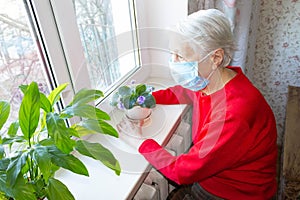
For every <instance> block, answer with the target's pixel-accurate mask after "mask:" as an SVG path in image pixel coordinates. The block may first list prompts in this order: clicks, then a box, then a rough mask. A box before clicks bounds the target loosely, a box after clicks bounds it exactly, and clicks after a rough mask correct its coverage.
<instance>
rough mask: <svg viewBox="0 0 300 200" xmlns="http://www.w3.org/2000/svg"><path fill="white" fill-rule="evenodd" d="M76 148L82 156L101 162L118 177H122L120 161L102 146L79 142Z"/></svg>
mask: <svg viewBox="0 0 300 200" xmlns="http://www.w3.org/2000/svg"><path fill="white" fill-rule="evenodd" d="M75 148H76V150H77V151H78V152H79V153H81V154H82V155H85V156H89V157H91V158H94V159H96V160H99V161H101V162H102V163H103V164H104V165H105V166H107V167H108V168H110V169H112V170H114V171H115V173H116V174H117V175H120V173H121V168H120V164H119V162H118V160H117V159H116V158H115V157H114V155H113V154H112V153H111V152H110V151H109V150H108V149H107V148H105V147H103V146H102V145H101V144H99V143H90V142H87V141H83V140H78V141H77V142H76V147H75Z"/></svg>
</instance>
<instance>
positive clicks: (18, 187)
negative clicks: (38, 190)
mask: <svg viewBox="0 0 300 200" xmlns="http://www.w3.org/2000/svg"><path fill="white" fill-rule="evenodd" d="M7 176H8V175H7ZM7 176H6V174H5V173H0V191H3V192H4V193H5V194H6V195H7V196H9V197H11V198H13V199H15V200H24V199H26V200H36V196H35V194H34V188H33V186H32V185H31V184H29V183H26V182H25V180H24V178H23V176H22V174H19V175H18V177H17V180H16V184H15V186H14V187H9V186H8V185H6V181H7V180H6V179H7Z"/></svg>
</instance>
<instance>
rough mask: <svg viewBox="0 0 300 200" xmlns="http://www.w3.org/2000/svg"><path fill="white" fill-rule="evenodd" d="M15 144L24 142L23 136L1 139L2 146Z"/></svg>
mask: <svg viewBox="0 0 300 200" xmlns="http://www.w3.org/2000/svg"><path fill="white" fill-rule="evenodd" d="M17 142H20V143H21V142H26V140H25V139H24V137H23V136H15V137H11V138H3V141H2V144H14V143H17Z"/></svg>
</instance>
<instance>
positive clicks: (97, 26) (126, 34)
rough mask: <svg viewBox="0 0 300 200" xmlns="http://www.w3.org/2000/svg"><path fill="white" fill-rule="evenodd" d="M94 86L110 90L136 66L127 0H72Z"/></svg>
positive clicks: (134, 45)
mask: <svg viewBox="0 0 300 200" xmlns="http://www.w3.org/2000/svg"><path fill="white" fill-rule="evenodd" d="M73 3H74V6H75V13H76V20H77V25H78V29H79V33H80V38H81V42H82V46H83V48H84V53H85V58H86V63H87V68H88V72H89V78H90V81H91V87H92V88H97V89H100V90H102V91H107V90H108V89H110V88H111V86H113V85H114V83H116V82H117V81H118V80H120V79H121V78H122V77H124V76H125V75H126V74H128V73H129V72H130V71H132V70H133V69H134V68H136V67H137V65H138V64H137V63H138V62H137V55H136V53H135V50H136V49H137V48H136V43H137V42H136V40H135V39H134V32H133V29H132V24H131V22H132V21H133V20H132V13H131V12H133V11H132V9H130V6H131V5H130V2H129V1H125V0H122V1H120V0H73Z"/></svg>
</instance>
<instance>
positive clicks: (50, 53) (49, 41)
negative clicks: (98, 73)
mask: <svg viewBox="0 0 300 200" xmlns="http://www.w3.org/2000/svg"><path fill="white" fill-rule="evenodd" d="M26 1H27V2H28V3H29V4H30V6H31V7H32V8H33V12H31V15H32V16H34V17H35V20H36V21H37V23H38V24H35V28H36V29H37V30H39V34H41V35H42V37H40V38H39V43H40V45H41V46H42V48H41V49H42V53H43V54H44V57H46V59H47V61H46V64H47V65H48V66H47V67H48V69H49V70H50V71H51V73H52V75H53V77H54V78H53V80H51V81H52V82H55V84H54V86H57V85H59V84H62V83H66V82H67V83H70V87H68V88H67V90H66V91H65V92H64V93H63V98H64V101H65V102H69V101H70V100H71V98H72V97H73V95H74V94H75V92H76V91H78V90H80V89H81V88H91V82H90V79H89V74H88V70H87V67H86V61H85V60H86V59H85V56H84V49H83V48H82V44H81V39H80V34H79V30H78V27H77V22H76V15H75V12H74V10H73V3H72V0H26ZM131 6H134V2H133V1H132V5H131ZM54 16H55V19H54ZM136 36H137V35H136ZM136 39H137V38H136ZM137 46H138V45H137ZM43 49H46V50H43ZM138 60H139V63H137V65H139V67H138V68H136V69H134V70H132V71H131V72H130V73H129V74H128V75H127V76H125V77H123V78H122V79H121V80H120V81H119V82H117V83H116V84H115V87H113V88H112V90H113V89H115V88H116V87H117V86H118V85H120V84H121V83H123V82H126V80H128V79H130V78H129V77H131V76H133V75H134V74H135V73H136V72H137V71H140V70H141V68H142V67H141V63H140V58H139V59H138ZM68 66H71V67H68ZM51 69H52V70H51ZM142 74H144V73H142ZM146 74H148V73H146ZM138 77H143V76H142V75H141V74H140V75H139V76H138ZM138 80H141V79H140V78H138ZM141 81H142V80H141ZM112 90H111V91H109V92H108V93H107V94H109V93H111V92H112Z"/></svg>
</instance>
